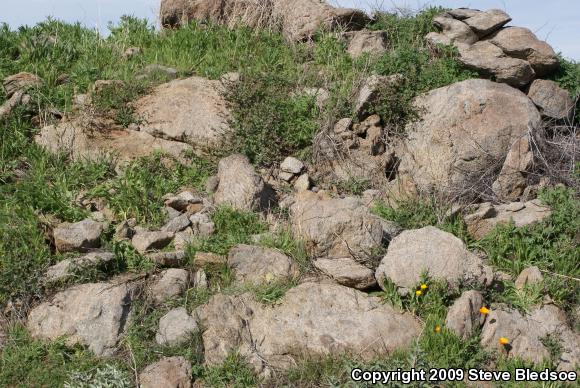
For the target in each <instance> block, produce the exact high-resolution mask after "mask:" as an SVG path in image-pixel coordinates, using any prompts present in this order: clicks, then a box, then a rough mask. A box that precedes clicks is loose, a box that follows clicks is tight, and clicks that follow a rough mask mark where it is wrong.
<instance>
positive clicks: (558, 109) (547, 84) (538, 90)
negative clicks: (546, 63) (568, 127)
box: [528, 79, 574, 120]
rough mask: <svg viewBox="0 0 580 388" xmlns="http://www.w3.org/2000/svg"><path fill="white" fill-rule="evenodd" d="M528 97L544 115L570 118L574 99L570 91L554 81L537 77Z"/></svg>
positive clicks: (554, 117) (562, 118) (559, 118)
mask: <svg viewBox="0 0 580 388" xmlns="http://www.w3.org/2000/svg"><path fill="white" fill-rule="evenodd" d="M528 97H530V99H531V100H532V101H533V102H534V104H535V105H536V106H537V107H538V109H539V110H540V113H541V114H542V115H543V116H544V117H549V118H552V119H556V120H564V119H570V117H571V115H572V113H573V108H574V101H573V100H572V98H571V97H570V93H568V91H566V90H564V89H562V88H561V87H559V86H558V84H557V83H555V82H554V81H549V80H545V79H537V80H535V81H534V82H532V85H531V86H530V91H529V92H528Z"/></svg>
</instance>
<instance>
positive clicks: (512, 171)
mask: <svg viewBox="0 0 580 388" xmlns="http://www.w3.org/2000/svg"><path fill="white" fill-rule="evenodd" d="M533 162H534V154H533V152H532V147H531V144H530V140H529V137H528V136H527V135H526V136H523V137H522V138H520V139H519V140H517V141H516V142H515V143H514V144H513V145H512V146H511V148H510V150H509V152H508V154H507V156H506V158H505V161H504V164H503V167H502V169H501V171H500V173H499V176H498V177H497V179H496V180H495V182H493V184H492V186H491V188H492V190H493V192H494V193H495V194H496V195H497V196H498V198H500V199H502V200H508V201H515V200H517V199H518V198H519V197H520V196H521V195H522V194H523V192H524V190H525V188H526V186H527V173H528V172H529V171H530V169H531V168H532V165H533Z"/></svg>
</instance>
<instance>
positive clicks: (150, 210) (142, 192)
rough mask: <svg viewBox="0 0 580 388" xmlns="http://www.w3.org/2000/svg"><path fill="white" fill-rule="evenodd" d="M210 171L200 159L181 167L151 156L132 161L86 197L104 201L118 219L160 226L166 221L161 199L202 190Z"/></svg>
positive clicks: (159, 157)
mask: <svg viewBox="0 0 580 388" xmlns="http://www.w3.org/2000/svg"><path fill="white" fill-rule="evenodd" d="M212 171H213V170H212V168H211V167H210V164H209V163H208V162H206V161H203V160H201V159H195V160H194V161H193V162H192V164H191V165H190V166H184V165H181V164H179V163H176V162H173V161H172V160H170V159H168V158H166V157H163V156H161V155H154V156H151V157H145V158H142V159H139V160H136V161H134V162H132V163H131V164H130V165H129V166H128V167H127V168H126V169H125V170H124V171H123V172H122V174H121V175H120V176H119V177H115V178H112V179H110V180H108V181H106V182H103V183H102V184H99V185H97V186H96V187H94V188H92V189H91V190H90V192H89V196H91V197H93V198H102V199H104V200H106V202H107V203H108V205H109V206H110V207H111V209H112V210H114V211H115V213H116V214H117V215H119V216H120V218H121V219H129V218H135V219H137V222H139V223H142V224H143V223H144V224H151V225H154V226H159V225H161V224H162V223H163V222H164V221H165V215H164V214H163V200H162V197H163V196H164V195H166V194H168V193H172V192H175V191H176V190H179V189H180V188H182V187H185V186H188V187H193V188H195V189H197V190H198V191H201V190H202V189H203V185H204V183H205V179H206V178H207V177H208V176H209V175H210V174H211V172H212Z"/></svg>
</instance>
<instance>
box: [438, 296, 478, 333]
mask: <svg viewBox="0 0 580 388" xmlns="http://www.w3.org/2000/svg"><path fill="white" fill-rule="evenodd" d="M482 307H483V295H481V293H480V292H479V291H475V290H470V291H466V292H464V293H463V294H461V296H460V297H459V298H458V299H457V300H456V301H455V302H453V305H452V306H451V307H450V308H449V311H448V312H447V318H446V319H445V326H446V327H447V328H448V329H449V330H451V331H453V332H454V333H455V334H457V336H458V337H461V338H463V339H466V338H468V337H469V336H470V335H472V334H473V333H475V331H476V330H478V329H479V328H480V327H481V325H483V323H484V322H485V315H484V314H482V313H481V312H480V311H479V309H480V308H482Z"/></svg>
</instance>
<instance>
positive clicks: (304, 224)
mask: <svg viewBox="0 0 580 388" xmlns="http://www.w3.org/2000/svg"><path fill="white" fill-rule="evenodd" d="M290 213H291V224H292V230H293V232H294V235H295V236H296V237H297V238H300V239H302V240H304V243H305V244H306V248H307V249H308V251H309V252H310V254H311V255H312V256H314V257H355V258H359V259H367V258H368V257H369V254H370V252H372V251H373V250H376V249H377V248H379V247H380V246H381V244H382V241H383V238H384V236H383V228H382V225H381V222H380V220H379V218H378V217H376V216H374V215H372V214H371V213H370V212H369V211H368V209H367V208H366V207H365V206H364V204H363V203H362V202H361V201H360V200H358V199H356V198H351V197H348V198H343V199H339V198H329V197H327V196H326V195H324V194H322V193H321V194H315V193H313V192H310V191H305V192H302V193H298V194H297V196H296V201H295V203H294V204H293V205H292V206H291V207H290Z"/></svg>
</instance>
